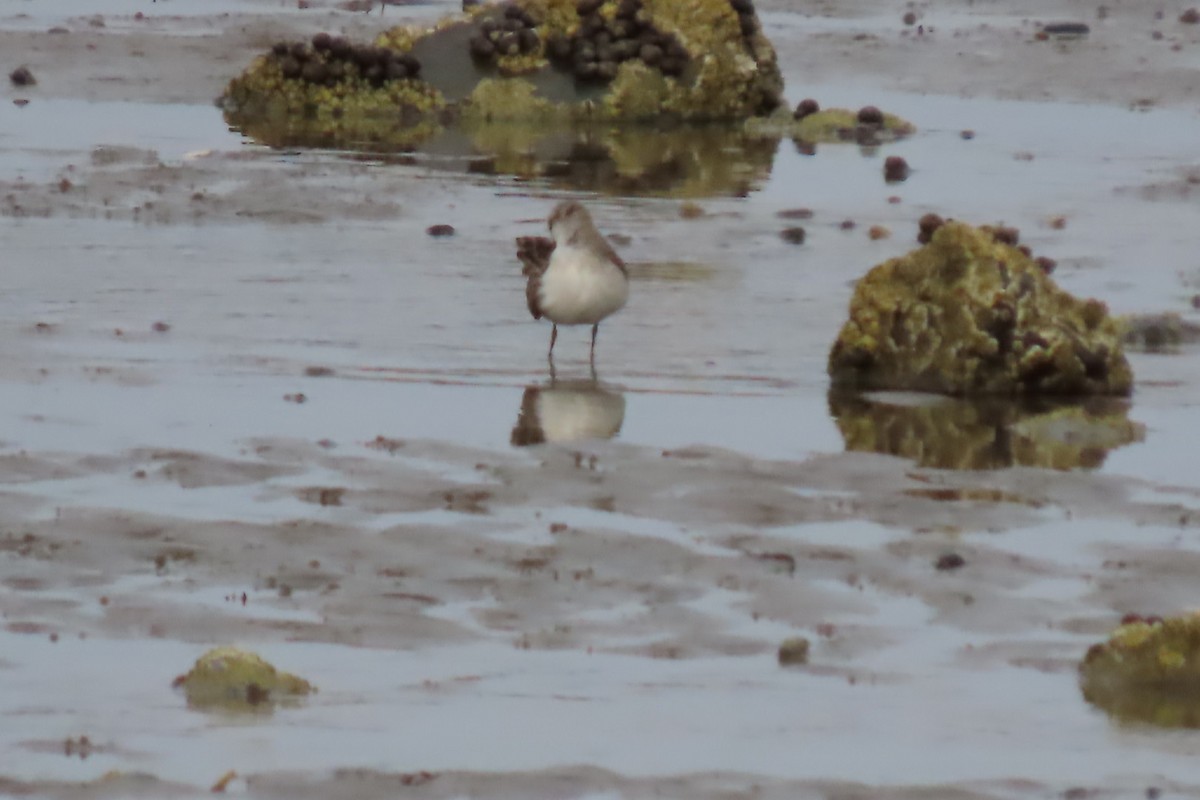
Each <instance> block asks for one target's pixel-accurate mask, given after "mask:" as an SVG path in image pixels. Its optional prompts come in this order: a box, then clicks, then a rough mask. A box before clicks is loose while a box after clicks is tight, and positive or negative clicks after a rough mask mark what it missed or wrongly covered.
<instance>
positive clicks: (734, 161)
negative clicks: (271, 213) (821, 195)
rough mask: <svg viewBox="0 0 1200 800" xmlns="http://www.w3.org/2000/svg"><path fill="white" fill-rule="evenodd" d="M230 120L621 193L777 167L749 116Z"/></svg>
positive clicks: (250, 127)
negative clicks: (738, 119) (682, 121)
mask: <svg viewBox="0 0 1200 800" xmlns="http://www.w3.org/2000/svg"><path fill="white" fill-rule="evenodd" d="M226 121H227V122H228V123H229V125H230V126H231V127H233V128H235V129H237V130H239V131H240V132H241V133H243V134H244V135H246V136H248V137H250V138H252V139H254V140H255V141H256V142H258V143H259V144H264V145H267V146H269V147H274V148H296V147H313V148H322V149H331V150H346V151H352V152H353V153H354V154H355V156H356V157H358V158H361V156H362V154H364V153H372V154H378V155H385V154H395V153H409V154H413V153H415V154H423V155H424V156H425V157H423V158H422V164H423V165H425V166H428V167H432V168H434V169H446V170H450V171H455V172H462V173H483V174H502V175H515V176H518V177H521V178H541V179H544V180H546V181H548V182H549V183H551V184H552V185H554V186H556V187H559V188H563V189H569V190H573V191H588V192H599V193H603V194H620V195H655V196H663V195H665V196H671V197H706V196H713V195H744V194H746V193H747V192H749V191H751V190H752V189H754V188H755V187H756V186H758V185H761V184H762V183H765V182H766V180H767V178H768V177H769V176H770V174H771V166H772V164H773V162H774V159H775V152H776V150H777V149H778V147H779V141H780V137H779V136H777V135H766V134H752V133H747V132H746V131H745V130H744V129H743V128H742V127H741V126H740V125H735V124H730V125H725V124H720V125H719V124H705V125H674V126H666V127H663V126H655V125H647V124H632V123H631V124H625V125H605V126H599V125H585V124H570V123H566V122H563V123H555V122H553V121H547V120H538V121H528V120H526V121H511V120H497V121H495V122H486V123H481V122H472V123H469V124H468V123H462V124H459V123H458V122H457V121H455V120H452V119H447V120H445V122H446V123H447V124H445V125H443V124H440V123H438V122H436V121H433V120H430V119H427V118H425V119H421V120H419V121H414V122H413V123H411V124H407V123H406V122H404V121H403V120H400V119H395V118H393V119H388V120H383V119H376V118H371V119H368V120H364V121H362V122H361V123H359V124H358V125H357V126H356V127H353V128H350V127H345V126H337V127H333V126H330V125H328V124H326V123H325V122H323V121H321V120H316V119H312V120H297V119H293V118H283V119H274V118H257V119H251V118H243V117H239V116H238V115H236V114H231V113H228V112H227V113H226Z"/></svg>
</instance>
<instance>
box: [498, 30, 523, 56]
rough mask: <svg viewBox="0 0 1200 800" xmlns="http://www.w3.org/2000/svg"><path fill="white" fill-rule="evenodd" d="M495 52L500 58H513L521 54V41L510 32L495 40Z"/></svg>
mask: <svg viewBox="0 0 1200 800" xmlns="http://www.w3.org/2000/svg"><path fill="white" fill-rule="evenodd" d="M496 52H497V53H499V54H500V55H502V56H515V55H516V54H517V53H519V52H521V40H520V39H519V38H518V37H517V35H516V34H515V33H512V32H511V31H510V32H508V33H504V34H501V36H500V38H499V39H497V40H496Z"/></svg>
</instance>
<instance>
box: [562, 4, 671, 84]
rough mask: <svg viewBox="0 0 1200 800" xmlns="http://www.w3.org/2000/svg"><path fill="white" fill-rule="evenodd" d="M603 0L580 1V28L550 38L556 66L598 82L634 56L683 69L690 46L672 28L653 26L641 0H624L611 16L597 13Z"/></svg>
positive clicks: (666, 71)
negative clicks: (671, 32)
mask: <svg viewBox="0 0 1200 800" xmlns="http://www.w3.org/2000/svg"><path fill="white" fill-rule="evenodd" d="M603 4H604V3H603V0H579V1H578V2H577V3H576V5H575V7H576V10H577V11H578V12H579V17H580V19H581V23H580V25H579V29H578V30H577V31H576V32H575V33H574V34H573V35H571V36H569V37H568V36H556V37H553V38H551V39H550V40H549V41H548V42H546V55H547V57H548V58H549V59H550V61H551V62H552V63H553V64H554V65H555V66H557V67H558V68H559V69H563V70H568V71H570V72H571V73H572V74H573V75H574V76H575V78H576V80H579V81H582V82H594V83H608V82H609V81H611V80H612V79H613V78H615V77H616V76H617V68H618V67H620V65H621V64H622V63H624V62H626V61H632V60H634V59H639V60H641V61H642V62H643V63H644V64H645V65H646V66H648V67H651V68H652V69H657V70H658V71H659V72H661V73H662V74H663V75H668V76H671V77H676V78H677V77H679V76H681V75H683V71H684V69H686V67H687V64H688V52H687V49H686V48H685V47H684V46H683V43H682V42H680V41H679V39H678V38H676V37H675V36H674V35H673V34H669V33H664V32H663V31H660V30H658V29H656V28H655V27H654V25H653V24H652V23H651V21H650V18H649V16H648V15H647V14H646V12H645V11H644V10H643V8H642V2H641V0H621V3H620V4H619V5H618V6H617V12H616V14H615V15H614V16H613V18H612V20H611V21H610V20H605V19H604V17H603V16H601V15H600V13H599V9H600V6H602V5H603Z"/></svg>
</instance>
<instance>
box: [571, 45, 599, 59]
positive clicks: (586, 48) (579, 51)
mask: <svg viewBox="0 0 1200 800" xmlns="http://www.w3.org/2000/svg"><path fill="white" fill-rule="evenodd" d="M575 60H576V61H595V60H596V48H594V47H592V44H591V42H576V43H575Z"/></svg>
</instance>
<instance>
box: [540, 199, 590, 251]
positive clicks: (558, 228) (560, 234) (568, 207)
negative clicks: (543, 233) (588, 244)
mask: <svg viewBox="0 0 1200 800" xmlns="http://www.w3.org/2000/svg"><path fill="white" fill-rule="evenodd" d="M549 223H550V235H551V236H553V237H554V241H556V242H567V241H570V240H571V239H574V238H575V237H576V236H577V235H578V234H579V233H580V232H583V231H589V230H594V229H595V226H594V225H593V224H592V218H591V216H590V215H589V214H588V212H587V209H586V208H584V207H583V206H582V205H581V204H579V203H577V202H575V201H574V200H566V201H564V202H562V203H559V204H558V205H557V206H555V207H554V211H553V212H551V214H550V219H549Z"/></svg>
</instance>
